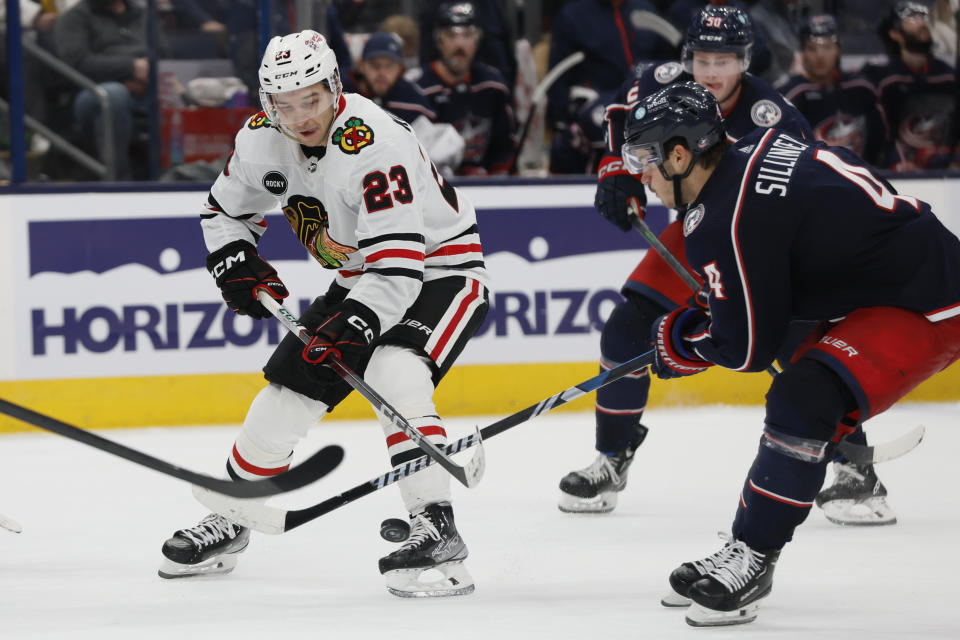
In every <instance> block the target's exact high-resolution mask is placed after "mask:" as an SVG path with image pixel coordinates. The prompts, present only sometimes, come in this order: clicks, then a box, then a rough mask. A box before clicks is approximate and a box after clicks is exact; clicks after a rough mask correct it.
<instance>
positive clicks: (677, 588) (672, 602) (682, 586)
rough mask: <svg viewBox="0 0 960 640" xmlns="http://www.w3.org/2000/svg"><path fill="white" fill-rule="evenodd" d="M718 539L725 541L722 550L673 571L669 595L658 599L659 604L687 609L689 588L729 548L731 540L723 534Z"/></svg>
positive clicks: (712, 567) (685, 563)
mask: <svg viewBox="0 0 960 640" xmlns="http://www.w3.org/2000/svg"><path fill="white" fill-rule="evenodd" d="M720 537H721V538H723V539H724V540H726V544H725V545H724V546H723V549H720V551H717V552H716V553H714V554H712V555H709V556H707V557H706V558H702V559H700V560H691V561H690V562H684V563H683V564H682V565H680V566H679V567H677V568H676V569H674V570H673V572H672V573H671V574H670V593H668V594H667V595H665V596H663V597H662V598H661V599H660V604H662V605H663V606H665V607H689V606H690V596H689V593H690V587H692V586H693V583H694V582H696V581H697V580H699V579H700V578H702V577H704V576H705V575H707V573H708V572H709V571H710V570H711V569H715V568H716V567H717V562H718V561H719V559H720V558H722V557H723V555H724V553H725V552H726V550H727V547H728V546H730V541H731V538H730V536H729V535H727V534H725V533H721V534H720Z"/></svg>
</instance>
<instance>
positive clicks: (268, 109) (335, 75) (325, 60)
mask: <svg viewBox="0 0 960 640" xmlns="http://www.w3.org/2000/svg"><path fill="white" fill-rule="evenodd" d="M259 75H260V104H261V105H262V106H263V110H264V112H265V113H266V114H267V117H268V118H270V121H271V122H273V123H275V124H277V125H278V126H280V127H281V128H283V129H287V128H288V127H291V126H294V125H297V124H299V123H301V122H305V121H306V120H310V119H312V118H315V117H316V116H318V115H320V114H321V113H323V111H324V110H326V109H328V108H330V107H332V106H335V105H336V103H337V101H338V100H339V99H340V94H341V93H342V86H341V84H340V70H339V67H338V66H337V56H336V55H335V54H334V53H333V49H331V48H330V45H329V44H327V39H326V38H324V37H323V36H322V35H320V34H319V33H317V32H316V31H313V30H312V29H306V30H304V31H301V32H299V33H291V34H289V35H286V36H274V37H273V38H272V39H271V40H270V42H269V43H267V49H266V51H264V53H263V61H262V62H261V63H260V74H259ZM316 84H322V85H323V87H324V89H326V91H323V92H321V95H320V97H319V98H316V97H314V99H311V100H299V99H298V100H289V101H287V100H283V99H281V98H280V97H281V96H282V95H283V94H286V93H292V92H294V91H300V90H301V89H305V88H307V87H311V86H313V85H316ZM287 132H288V133H290V131H289V129H288V131H287Z"/></svg>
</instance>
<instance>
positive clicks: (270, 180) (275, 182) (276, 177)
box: [262, 171, 288, 196]
mask: <svg viewBox="0 0 960 640" xmlns="http://www.w3.org/2000/svg"><path fill="white" fill-rule="evenodd" d="M262 182H263V188H264V189H266V190H267V191H269V192H270V193H272V194H273V195H275V196H282V195H283V194H285V193H286V192H287V185H288V182H287V176H285V175H283V174H282V173H280V172H279V171H268V172H267V173H265V174H263V180H262Z"/></svg>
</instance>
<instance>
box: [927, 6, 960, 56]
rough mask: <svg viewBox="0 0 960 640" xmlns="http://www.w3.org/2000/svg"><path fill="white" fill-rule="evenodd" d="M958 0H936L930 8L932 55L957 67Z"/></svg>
mask: <svg viewBox="0 0 960 640" xmlns="http://www.w3.org/2000/svg"><path fill="white" fill-rule="evenodd" d="M958 17H960V0H936V1H935V2H934V3H933V6H932V7H931V10H930V22H931V30H932V32H933V55H935V56H936V57H937V58H939V59H941V60H943V61H944V62H946V63H947V64H948V65H950V66H951V67H953V68H954V69H956V68H957V54H958V52H957V18H958Z"/></svg>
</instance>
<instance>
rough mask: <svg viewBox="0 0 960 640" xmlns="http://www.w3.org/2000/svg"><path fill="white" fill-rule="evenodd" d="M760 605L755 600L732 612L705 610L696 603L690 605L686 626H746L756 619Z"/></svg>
mask: <svg viewBox="0 0 960 640" xmlns="http://www.w3.org/2000/svg"><path fill="white" fill-rule="evenodd" d="M759 609H760V603H759V602H758V601H756V600H754V601H753V602H751V603H750V604H748V605H746V606H743V607H740V608H739V609H734V610H733V611H716V610H715V609H707V608H706V607H704V606H703V605H699V604H697V603H696V602H693V603H691V606H690V610H689V611H687V624H688V625H690V626H691V627H728V626H731V625H735V624H747V623H748V622H753V621H754V620H756V619H757V612H758V610H759Z"/></svg>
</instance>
